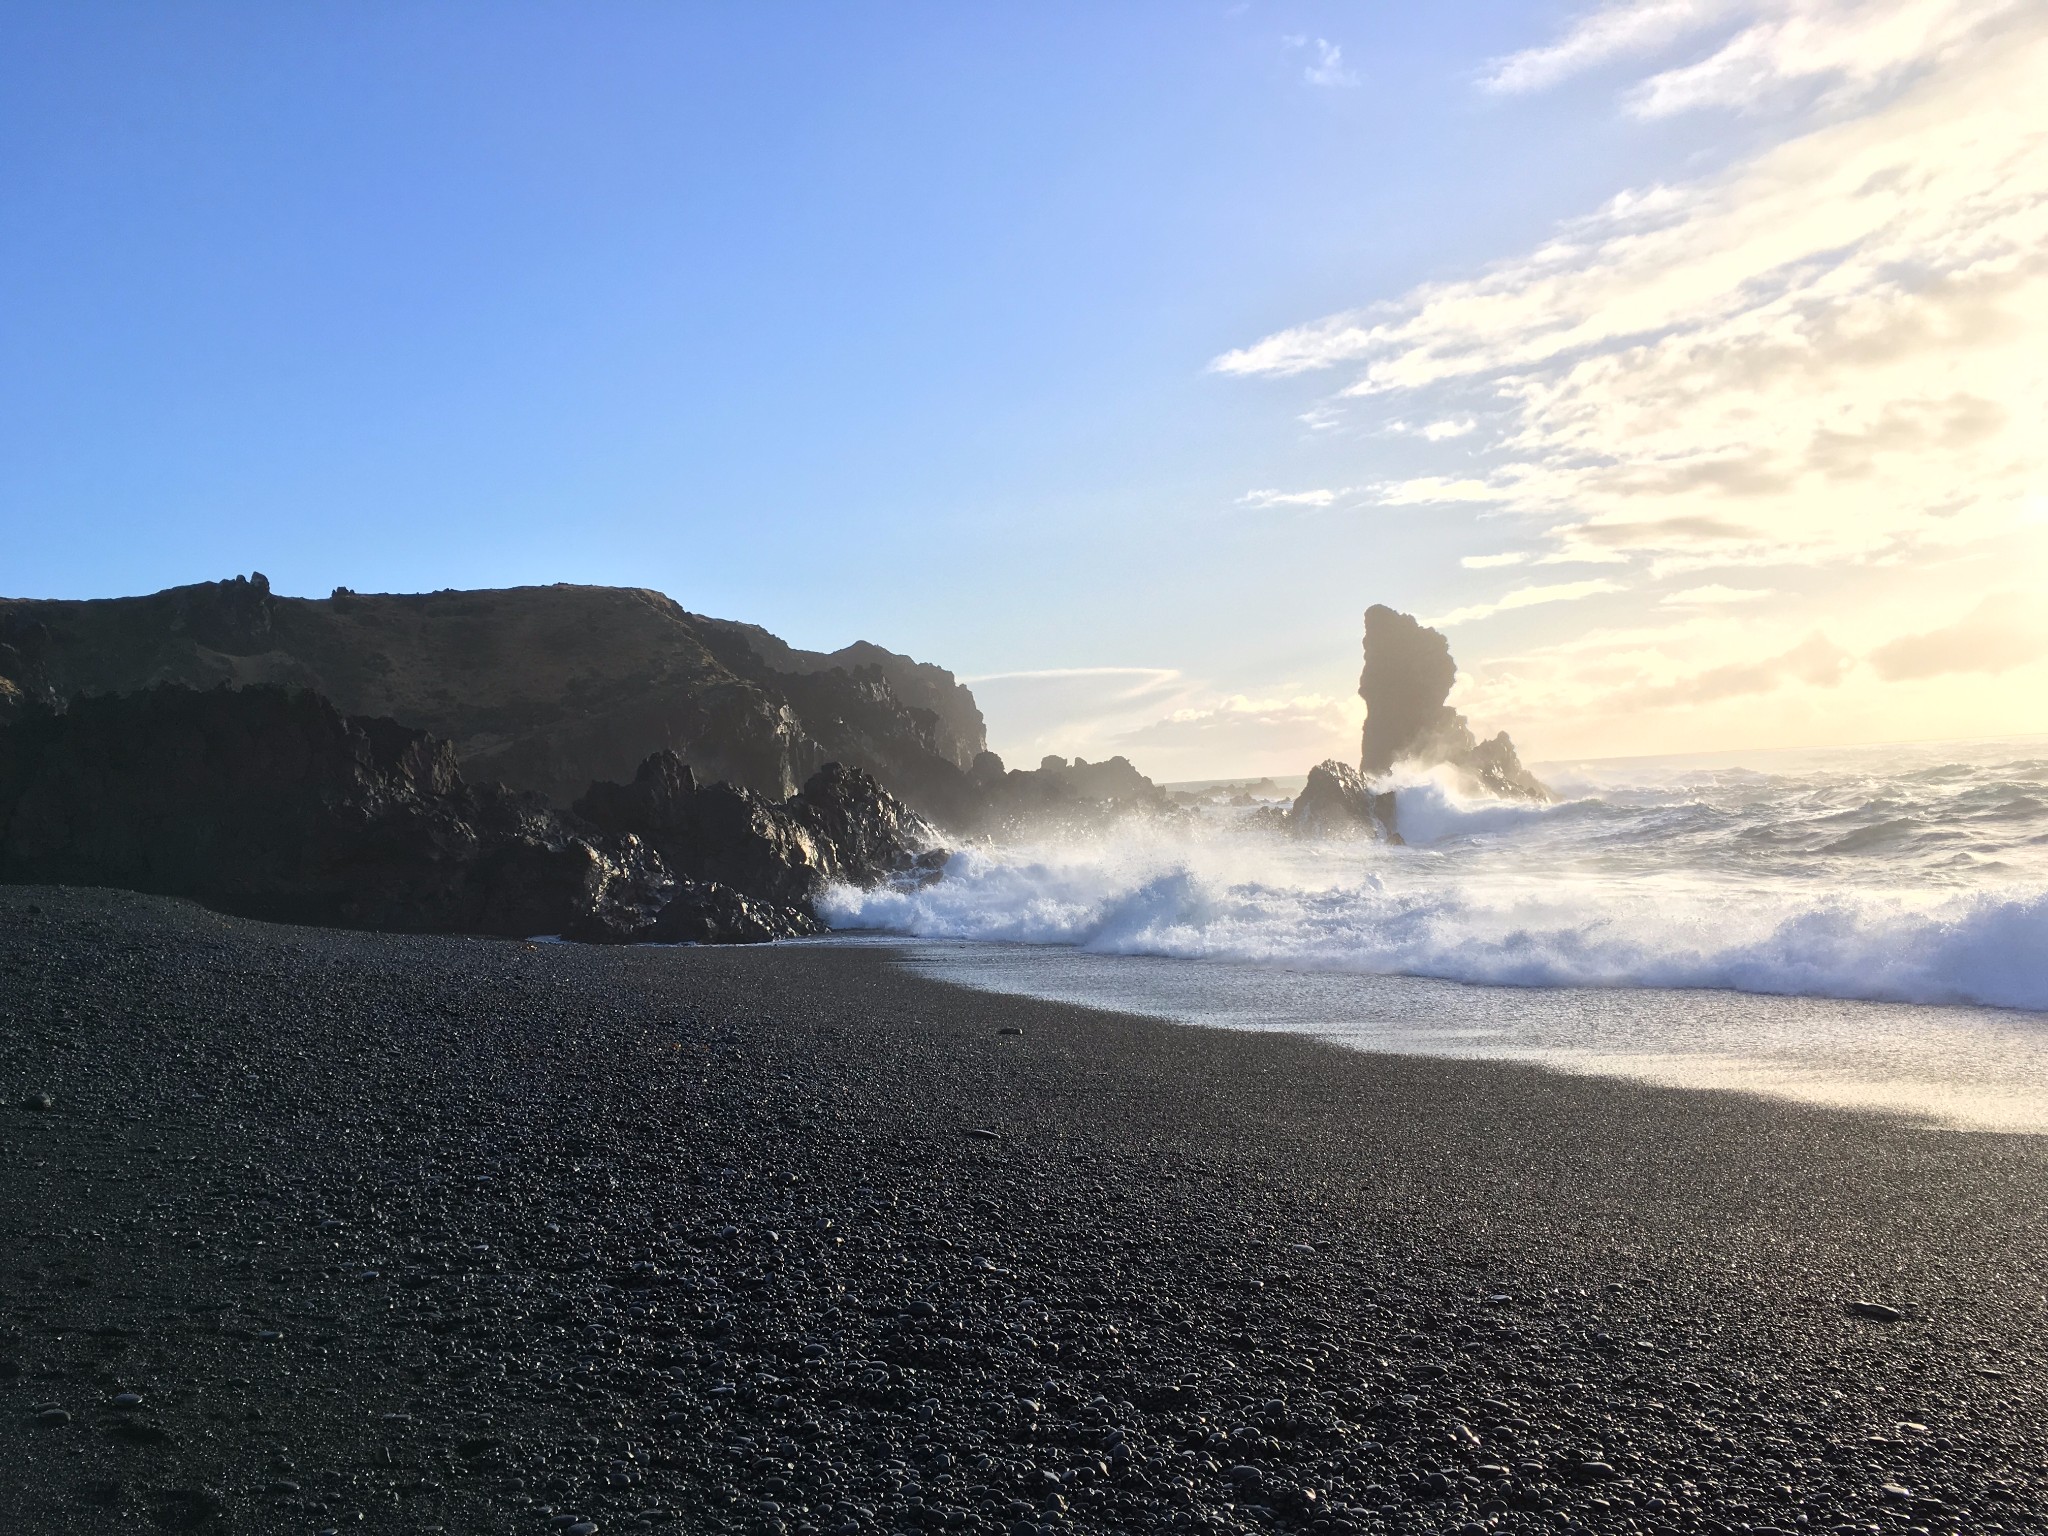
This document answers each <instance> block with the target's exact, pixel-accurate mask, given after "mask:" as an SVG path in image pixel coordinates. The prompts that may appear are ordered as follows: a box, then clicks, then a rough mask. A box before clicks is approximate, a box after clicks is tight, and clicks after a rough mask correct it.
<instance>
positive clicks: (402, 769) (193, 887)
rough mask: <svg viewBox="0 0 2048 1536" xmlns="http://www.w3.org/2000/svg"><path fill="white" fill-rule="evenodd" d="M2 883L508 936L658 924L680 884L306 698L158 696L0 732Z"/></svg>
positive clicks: (432, 754)
mask: <svg viewBox="0 0 2048 1536" xmlns="http://www.w3.org/2000/svg"><path fill="white" fill-rule="evenodd" d="M0 879H5V880H7V881H10V882H24V881H34V882H40V883H49V884H67V885H113V886H123V887H127V888H129V889H133V890H141V891H151V892H155V893H158V894H162V895H172V896H193V897H197V898H199V899H201V900H203V901H206V902H209V903H211V904H213V905H216V906H219V907H222V908H224V909H226V910H230V911H234V912H238V913H242V914H245V915H249V916H257V917H266V918H274V919H281V920H284V921H290V922H304V923H320V924H329V925H340V926H346V927H360V928H382V929H392V930H398V931H406V932H428V931H438V932H467V933H492V934H508V935H524V934H535V933H555V932H559V931H561V930H562V929H563V928H565V927H567V926H569V925H570V924H572V923H574V922H577V921H578V920H581V919H584V918H587V917H590V916H592V915H594V914H603V915H605V916H606V917H607V918H608V919H610V920H613V921H618V922H634V921H652V920H653V917H654V916H655V914H656V913H657V912H658V911H659V910H660V908H661V906H662V904H663V902H664V900H665V898H666V896H667V893H668V888H669V886H670V885H671V884H672V883H673V882H672V881H671V879H670V877H669V875H668V873H667V871H665V870H664V869H663V868H662V867H661V864H660V862H659V860H657V859H655V858H653V857H652V856H651V855H650V854H649V852H648V851H647V850H646V849H644V848H642V847H640V846H638V845H637V844H631V843H625V842H606V841H598V840H592V839H589V838H584V837H579V836H577V835H576V834H575V833H574V832H573V831H572V830H571V829H570V828H568V827H566V826H565V825H563V824H562V822H561V821H560V820H559V818H557V817H556V816H555V815H554V814H553V813H552V812H550V811H549V810H548V809H547V807H546V806H545V805H544V804H543V803H541V802H540V801H539V800H538V799H537V798H535V797H533V796H531V795H520V794H517V793H514V792H511V791H508V790H504V789H501V788H498V787H497V786H495V785H491V786H483V785H471V784H467V783H465V782H464V781H463V779H462V776H461V774H460V773H458V772H457V771H456V766H455V757H454V754H453V753H452V752H451V751H450V750H449V748H448V746H447V744H446V743H444V742H439V741H435V740H434V739H432V738H431V737H429V736H427V735H426V734H425V733H424V732H420V731H412V730H407V729H406V728H405V727H403V726H400V725H396V724H394V723H393V722H391V721H389V720H374V719H346V718H344V717H343V716H342V715H340V714H339V713H338V712H337V711H336V710H335V709H334V708H333V706H332V705H330V704H329V703H328V702H327V701H326V700H325V699H322V698H320V697H319V696H318V695H316V694H311V693H305V692H296V693H288V692H285V691H283V690H280V689H274V688H252V689H247V690H242V691H239V692H229V691H227V690H224V689H222V690H214V691H209V692H206V693H197V692H193V691H192V690H189V689H185V688H178V687H170V686H163V687H157V688H152V689H149V690H146V691H144V692H141V693H136V694H131V695H127V696H125V697H99V698H89V699H81V700H79V701H78V702H77V703H76V704H75V705H74V706H73V707H72V708H71V709H70V710H69V711H68V712H66V713H64V714H62V715H57V714H50V713H46V712H42V711H31V712H29V713H27V714H25V715H24V716H23V717H22V718H20V719H18V720H16V721H14V722H13V723H12V724H10V725H7V726H5V727H0Z"/></svg>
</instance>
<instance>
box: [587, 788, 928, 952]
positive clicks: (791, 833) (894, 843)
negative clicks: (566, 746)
mask: <svg viewBox="0 0 2048 1536" xmlns="http://www.w3.org/2000/svg"><path fill="white" fill-rule="evenodd" d="M575 811H576V815H577V816H579V817H580V818H581V819H582V820H583V821H585V822H587V823H588V824H589V825H590V826H592V827H594V828H596V829H597V830H599V831H601V832H604V833H606V834H608V835H611V836H614V837H619V838H634V839H637V840H638V841H640V842H641V843H644V844H645V845H646V846H647V847H649V848H652V849H653V850H654V851H655V852H656V853H658V854H659V855H660V856H661V858H662V860H663V861H664V862H665V863H666V864H667V865H668V867H669V868H670V869H672V870H675V871H678V872H681V873H684V874H686V875H687V876H688V877H689V878H691V879H695V880H701V881H712V882H715V883H717V884H719V885H721V886H725V887H729V888H731V889H732V890H735V891H739V892H743V893H745V894H746V895H747V896H748V897H749V898H751V899H753V900H756V901H759V902H766V903H768V904H770V905H772V906H776V907H779V908H781V909H784V910H785V911H786V912H793V913H795V914H798V915H800V916H801V917H804V918H808V915H809V906H810V903H811V901H812V900H813V899H814V898H815V897H816V896H817V895H818V893H819V892H820V891H821V890H823V889H824V887H825V886H826V885H827V884H828V883H830V882H832V881H835V880H836V881H845V882H848V883H850V884H854V885H872V884H874V883H875V882H876V881H879V880H882V879H886V878H888V877H889V876H891V875H899V874H916V873H917V872H919V871H920V870H921V869H923V870H929V869H933V868H936V864H937V860H938V858H939V857H942V855H934V854H933V844H934V837H933V834H932V832H931V830H930V828H929V827H927V826H926V825H925V824H924V823H923V822H921V821H920V820H919V819H918V818H917V817H916V816H914V815H912V814H911V813H910V812H909V811H908V810H907V809H906V808H905V807H904V806H903V805H902V803H901V802H900V801H898V800H896V799H895V798H894V797H893V796H891V795H889V794H888V793H887V792H885V791H884V790H883V789H882V788H881V787H880V786H879V785H877V784H876V783H875V781H874V780H873V779H872V778H871V777H869V776H868V775H867V774H865V773H863V772H861V770H860V769H858V768H847V767H845V766H843V765H841V764H839V763H828V764H826V765H825V767H823V768H821V769H820V770H819V771H818V772H817V773H815V774H813V775H812V776H811V779H810V781H809V782H808V783H806V784H805V785H804V787H803V789H802V790H801V791H800V792H799V793H797V794H795V795H792V796H790V797H789V799H787V800H784V801H781V802H779V803H777V802H771V801H768V800H765V799H763V798H762V797H761V796H759V795H756V794H754V793H753V792H752V791H750V790H745V789H740V788H737V787H736V786H734V785H731V784H699V783H698V782H697V777H696V775H695V774H694V773H693V772H692V771H691V769H690V767H689V765H688V764H687V763H685V762H683V761H682V760H681V759H680V758H678V757H677V756H676V755H675V754H674V753H673V752H657V753H655V754H654V755H653V756H651V757H649V758H648V759H647V761H646V762H644V763H642V764H641V765H640V771H639V772H638V773H637V774H635V775H634V776H633V780H632V782H631V783H628V784H613V783H597V784H593V785H591V786H590V789H589V791H588V792H587V793H586V794H585V795H584V796H583V798H582V799H580V800H578V801H577V802H576V807H575ZM921 861H922V863H921Z"/></svg>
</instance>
